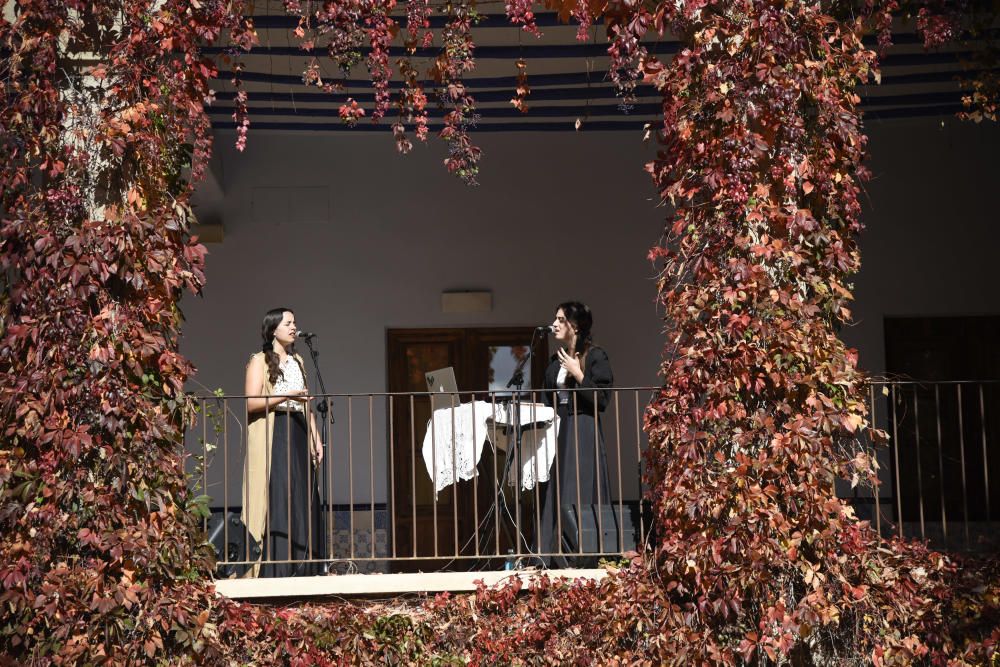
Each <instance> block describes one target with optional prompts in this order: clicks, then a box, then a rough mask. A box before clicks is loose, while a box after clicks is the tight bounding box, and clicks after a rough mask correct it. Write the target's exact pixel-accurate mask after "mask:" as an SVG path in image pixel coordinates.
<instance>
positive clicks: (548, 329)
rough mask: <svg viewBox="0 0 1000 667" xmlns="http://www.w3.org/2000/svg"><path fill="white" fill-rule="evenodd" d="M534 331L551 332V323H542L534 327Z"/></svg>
mask: <svg viewBox="0 0 1000 667" xmlns="http://www.w3.org/2000/svg"><path fill="white" fill-rule="evenodd" d="M535 331H544V332H546V333H552V325H551V324H543V325H542V326H540V327H535Z"/></svg>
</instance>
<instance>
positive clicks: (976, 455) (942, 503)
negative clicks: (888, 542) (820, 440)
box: [885, 316, 1000, 547]
mask: <svg viewBox="0 0 1000 667" xmlns="http://www.w3.org/2000/svg"><path fill="white" fill-rule="evenodd" d="M885 349H886V370H887V371H888V375H889V378H890V379H891V380H893V381H897V382H894V383H893V384H892V385H891V386H890V388H891V391H890V393H889V396H888V397H887V400H888V403H889V408H890V410H889V413H888V414H889V416H890V421H889V429H888V430H889V435H890V438H892V439H893V443H892V444H893V446H894V447H895V448H896V452H895V454H896V456H898V460H899V470H898V480H899V488H898V491H897V492H898V494H899V498H898V507H899V509H900V510H901V512H902V521H903V523H904V525H905V526H908V527H909V529H908V531H907V532H910V533H912V534H920V535H926V536H927V537H930V538H932V539H933V540H935V541H937V540H942V542H941V543H943V544H944V545H946V546H949V545H950V546H957V545H956V544H954V542H955V541H956V540H966V539H968V540H970V541H971V542H973V543H974V542H976V532H977V530H976V524H980V525H985V524H981V522H989V521H996V520H997V518H998V516H1000V492H998V488H997V483H998V482H1000V317H997V316H981V317H890V318H886V319H885ZM970 524H971V525H972V526H973V527H972V533H971V537H970V533H969V530H970V528H969V526H970ZM971 546H972V547H975V544H972V545H971Z"/></svg>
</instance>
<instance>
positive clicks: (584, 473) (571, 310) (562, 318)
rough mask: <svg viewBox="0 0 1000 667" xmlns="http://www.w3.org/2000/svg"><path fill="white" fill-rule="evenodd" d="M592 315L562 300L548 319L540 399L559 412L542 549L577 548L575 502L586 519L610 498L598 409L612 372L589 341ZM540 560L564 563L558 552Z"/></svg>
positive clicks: (603, 402) (544, 507)
mask: <svg viewBox="0 0 1000 667" xmlns="http://www.w3.org/2000/svg"><path fill="white" fill-rule="evenodd" d="M593 321H594V320H593V316H592V315H591V313H590V308H588V307H587V306H586V305H584V304H582V303H580V302H578V301H568V302H566V303H562V304H560V305H559V307H558V308H557V309H556V317H555V320H554V321H553V322H552V334H553V336H554V337H555V339H556V342H558V343H559V344H560V348H559V349H558V350H557V352H556V354H555V355H553V356H552V359H551V361H550V363H549V365H548V368H546V370H545V385H544V388H545V392H544V400H545V403H546V404H547V405H549V406H553V405H554V406H555V407H556V413H557V414H558V415H559V443H558V449H557V450H556V458H555V461H553V464H552V468H551V469H550V473H549V481H548V483H547V484H546V489H545V495H544V497H543V499H542V507H541V524H540V527H539V528H540V531H539V533H540V535H539V537H540V544H539V546H540V547H541V548H540V551H541V552H542V553H549V554H552V553H560V551H562V552H564V553H576V552H578V548H579V536H580V533H579V530H578V526H579V524H580V521H581V512H580V511H578V510H577V508H582V510H583V514H584V517H583V519H582V520H583V521H584V522H587V515H589V517H590V521H589V522H587V523H588V525H589V523H594V522H596V517H595V514H594V513H595V512H596V511H599V507H600V506H601V505H610V504H611V498H610V496H609V492H610V484H609V482H608V464H607V457H606V454H605V451H604V436H603V434H602V433H601V423H600V414H601V413H602V412H604V410H605V409H606V408H607V406H608V403H609V402H610V398H611V390H610V387H611V386H612V384H613V383H614V375H613V374H612V372H611V362H610V361H609V360H608V355H607V353H606V352H605V351H604V350H603V349H602V348H600V347H598V346H596V345H594V342H593V338H592V336H591V327H592V326H593ZM557 516H558V519H557ZM594 527H596V524H595V526H594ZM560 529H561V531H560ZM559 532H561V533H562V535H561V536H560V535H559V534H558V533H559ZM560 538H561V539H560ZM585 541H586V540H585ZM560 546H562V549H560ZM602 546H603V549H601V548H600V547H602ZM615 548H617V544H606V545H599V544H594V545H586V544H585V545H584V548H583V550H584V551H585V552H587V551H591V552H592V551H598V550H605V551H607V550H612V551H613V550H614V549H615ZM546 561H547V562H551V563H554V564H556V565H558V566H565V565H567V564H568V561H567V560H566V559H565V558H564V557H555V558H552V559H546Z"/></svg>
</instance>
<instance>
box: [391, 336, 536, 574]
mask: <svg viewBox="0 0 1000 667" xmlns="http://www.w3.org/2000/svg"><path fill="white" fill-rule="evenodd" d="M533 333H534V331H533V330H532V329H530V328H527V327H504V328H464V329H390V330H388V332H387V336H386V348H387V361H388V376H389V377H388V385H389V391H390V392H391V393H411V392H412V393H421V392H426V391H427V385H426V382H425V379H424V373H426V372H428V371H432V370H436V369H439V368H444V367H447V366H451V367H453V368H454V369H455V380H456V384H457V385H458V390H459V391H460V392H462V394H461V395H460V396H459V397H458V398H457V399H456V403H458V402H468V401H471V400H473V399H474V398H475V399H476V400H489V399H488V398H487V392H488V391H489V389H490V388H491V387H493V388H496V389H502V388H504V387H505V385H506V383H507V381H508V379H509V374H510V372H511V371H512V370H513V367H514V364H516V362H517V358H518V357H519V356H521V355H523V354H524V353H525V352H526V350H527V347H528V345H529V344H530V343H531V338H532V334H533ZM531 361H533V362H534V363H530V362H529V363H530V369H526V372H525V387H524V389H530V388H532V387H540V386H541V383H542V378H543V377H544V370H545V365H546V363H547V362H548V341H547V339H546V337H545V336H539V337H537V338H536V342H535V349H534V355H533V358H532V359H531ZM436 400H437V401H438V403H440V401H441V400H442V399H441V398H437V399H436ZM444 400H448V401H450V400H451V399H450V398H448V399H444ZM392 403H393V409H392V417H391V421H392V423H391V425H390V426H391V433H392V442H391V443H390V446H391V447H392V466H391V468H392V471H391V477H392V479H390V480H389V483H390V484H392V486H393V494H392V497H393V498H394V505H393V508H392V516H393V531H394V537H395V546H396V555H397V557H398V558H401V559H405V558H412V557H415V556H416V557H419V558H420V560H414V561H411V562H409V563H405V562H403V561H399V562H397V564H396V566H395V567H396V569H397V570H398V571H407V570H411V571H412V570H425V571H426V570H430V569H436V568H438V567H441V566H442V565H443V564H444V563H446V562H447V561H449V560H451V559H452V557H453V556H454V555H455V554H466V555H467V554H475V553H476V546H475V535H476V525H477V523H479V522H480V521H481V520H482V517H483V516H484V515H485V514H486V512H487V511H488V508H489V505H490V502H491V501H490V494H491V488H490V486H489V485H491V484H492V482H493V462H492V459H490V458H488V456H487V455H485V454H484V457H483V460H481V461H480V468H479V470H480V474H481V475H484V476H486V475H487V473H488V477H485V483H484V482H482V481H480V480H476V482H473V481H463V482H460V483H458V484H457V485H453V486H449V487H446V488H445V489H443V490H442V491H441V492H439V493H438V494H437V497H436V498H435V496H434V488H433V484H432V482H431V477H430V474H429V473H428V471H427V470H426V466H425V465H424V459H423V456H422V454H421V446H422V443H423V439H424V434H425V433H426V431H427V423H428V420H429V419H430V417H431V401H430V398H429V397H428V396H396V397H394V398H393V399H392ZM438 407H440V406H438ZM487 467H488V468H489V470H488V471H487V470H486V469H485V468H487ZM427 559H432V560H427ZM461 567H462V566H461V565H455V566H454V567H453V568H452V569H461Z"/></svg>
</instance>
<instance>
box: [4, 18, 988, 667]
mask: <svg viewBox="0 0 1000 667" xmlns="http://www.w3.org/2000/svg"><path fill="white" fill-rule="evenodd" d="M506 6H507V10H508V13H509V15H510V18H511V20H512V23H514V24H515V25H520V26H522V27H523V29H525V30H526V31H528V32H529V33H533V32H536V31H537V29H538V28H537V25H536V23H535V21H534V7H535V5H533V4H532V3H526V2H523V1H522V0H511V2H508V3H507V5H506ZM547 6H548V7H549V8H550V9H554V10H556V11H558V12H559V13H560V15H562V16H564V17H566V18H569V17H573V18H575V19H576V20H577V21H578V22H579V23H580V25H581V33H580V34H581V36H583V37H584V38H585V37H586V36H587V32H586V28H587V27H589V26H591V25H593V24H595V22H596V21H597V20H598V19H600V20H601V21H602V22H603V25H604V28H605V30H606V36H607V38H608V53H609V56H610V62H611V67H610V77H611V80H612V81H613V82H614V84H615V86H616V88H617V90H618V91H619V93H620V94H621V95H622V98H623V104H624V105H625V106H626V107H627V105H628V104H629V103H630V102H631V99H632V97H633V96H634V95H635V94H636V90H637V87H638V86H651V87H653V89H655V90H656V91H657V92H658V93H659V95H660V96H661V97H662V108H663V120H662V123H657V124H656V126H655V127H652V128H650V135H651V137H652V139H653V140H654V141H656V142H657V145H658V154H657V157H656V158H655V159H654V160H653V161H652V162H650V164H649V165H648V166H647V169H648V172H649V175H650V176H651V177H652V180H653V183H654V185H655V187H656V188H657V191H658V192H659V194H660V196H661V197H662V199H663V201H664V202H665V203H667V204H668V208H667V210H668V211H669V212H668V214H667V221H666V222H667V224H666V229H665V233H664V236H663V238H662V240H661V242H660V243H658V244H657V245H656V246H655V247H654V248H653V249H652V250H651V252H650V257H651V259H652V260H653V261H654V262H656V265H657V267H658V270H659V272H660V273H659V276H660V280H659V284H658V289H659V295H660V301H661V304H662V306H663V309H664V312H665V316H666V325H667V326H666V329H667V340H666V355H665V360H664V362H663V366H662V368H661V370H662V374H663V387H662V389H661V391H660V392H659V394H658V396H657V397H656V400H655V401H654V402H653V403H652V404H651V405H650V407H649V410H648V411H647V414H646V418H645V428H646V430H647V432H648V434H649V437H650V451H649V463H650V465H649V478H648V480H647V481H648V482H649V487H650V500H651V501H652V503H653V507H654V512H655V514H656V518H657V525H658V535H659V541H658V542H657V543H656V544H655V545H653V548H652V550H651V552H650V553H643V554H630V556H629V558H628V559H627V560H626V562H623V563H620V564H618V566H616V567H610V566H609V569H610V573H609V575H610V576H609V577H608V578H606V579H605V580H603V581H601V582H596V583H595V582H589V583H586V582H578V583H572V584H571V583H567V582H565V581H559V580H552V579H550V578H548V577H547V576H544V575H542V576H540V577H538V578H537V579H536V580H534V581H533V582H532V583H530V584H529V585H528V586H527V587H522V584H521V583H520V582H519V581H515V582H514V583H513V584H510V585H508V586H503V587H498V588H493V589H488V588H485V587H482V588H481V589H480V590H479V591H477V592H476V593H475V594H474V595H470V596H448V595H441V596H438V597H435V598H433V599H431V600H427V601H425V602H422V603H417V604H403V603H400V604H399V605H396V606H395V607H392V608H388V607H380V606H378V605H363V604H357V605H355V604H347V603H331V604H322V605H303V606H300V607H295V608H288V609H280V610H279V609H273V608H270V607H266V606H255V605H248V604H238V603H234V602H231V601H226V600H224V599H220V598H218V597H216V596H215V595H214V593H213V591H212V585H211V582H210V579H209V573H210V572H211V568H212V563H211V553H210V552H209V550H208V549H206V548H205V546H204V545H201V544H200V541H201V536H200V521H199V517H200V516H202V515H203V512H204V503H203V499H199V498H195V497H193V496H192V494H191V493H190V491H189V488H188V484H187V480H186V479H185V476H184V466H183V458H182V454H181V451H182V447H181V441H182V431H183V428H184V426H185V424H184V421H183V419H184V417H183V415H184V414H186V412H187V410H186V408H187V406H186V399H185V396H184V394H183V386H184V381H185V379H186V378H187V377H188V375H189V374H190V373H191V371H192V368H191V366H190V364H189V363H188V362H187V360H185V359H184V358H183V357H182V356H181V355H180V354H179V353H178V334H179V326H180V322H181V314H180V311H179V308H178V303H179V300H180V298H181V295H182V293H183V292H185V291H188V292H198V291H199V290H200V289H201V287H202V285H203V283H204V274H203V267H204V248H203V247H202V246H200V245H199V244H198V243H197V241H196V239H194V238H192V236H191V230H190V220H191V215H190V210H189V208H188V198H189V195H190V192H191V188H192V184H193V183H195V182H197V180H198V179H199V178H200V176H201V174H202V173H203V171H204V169H205V164H206V161H207V159H208V157H209V153H210V150H211V143H210V125H209V121H208V117H207V115H206V114H205V105H206V104H209V103H210V102H211V99H212V93H211V89H210V86H209V82H210V80H211V79H212V78H213V77H215V76H216V74H217V72H216V66H215V65H214V64H213V63H212V62H211V61H209V60H207V59H206V58H204V57H203V56H202V54H201V48H202V46H204V45H206V44H210V43H213V42H215V41H217V40H219V39H220V38H221V37H223V36H225V37H226V39H227V41H228V42H229V43H230V44H232V52H231V54H230V57H231V58H232V59H233V60H234V63H235V64H234V66H233V76H234V80H235V81H236V82H237V84H238V83H239V77H240V71H241V65H240V64H239V58H240V55H241V54H242V53H244V52H245V51H247V50H248V49H251V48H252V46H253V44H254V42H255V33H254V30H253V25H252V22H251V21H250V20H247V19H244V18H243V13H244V11H245V10H246V6H244V5H243V4H242V3H240V2H238V1H235V0H197V1H196V0H189V1H181V0H159V1H155V2H154V1H153V0H147V1H140V0H114V1H111V2H102V3H88V2H82V1H81V0H73V1H69V2H67V1H66V0H58V1H57V0H32V1H31V2H27V1H23V2H14V3H8V5H5V7H8V8H9V9H10V11H7V10H5V13H4V15H3V18H2V19H0V71H2V73H3V76H2V79H0V100H2V102H0V127H2V128H3V132H0V145H2V147H3V150H4V155H5V157H6V160H5V165H4V169H3V170H2V171H0V196H2V200H0V210H2V224H0V269H2V273H0V287H2V289H0V312H2V315H3V317H2V325H0V326H2V330H0V415H2V421H0V426H2V429H3V438H2V442H0V638H2V642H0V646H2V647H3V649H2V650H3V653H4V655H3V657H4V659H5V660H7V661H13V662H16V663H38V664H49V663H51V664H99V663H112V664H140V663H149V664H176V663H184V662H188V663H208V664H215V663H230V664H232V663H235V664H262V665H263V664H275V663H290V664H342V663H355V664H412V663H435V662H436V663H437V664H455V663H464V662H471V663H475V664H531V663H538V662H541V661H542V660H543V659H549V660H551V661H555V662H558V663H567V664H634V663H641V662H642V661H647V662H651V663H654V664H707V663H713V664H739V663H747V662H750V663H754V662H756V663H760V664H769V663H779V662H782V661H788V662H791V663H794V664H864V663H871V664H876V665H883V664H911V663H913V662H915V661H919V660H924V661H928V662H932V663H935V664H946V663H948V662H949V661H951V663H952V664H963V663H962V661H966V662H967V663H970V664H985V663H988V662H989V661H990V660H992V661H996V660H997V653H996V651H997V642H998V640H1000V632H998V630H997V628H998V626H1000V590H998V586H1000V584H998V581H1000V577H998V575H997V571H996V565H995V564H993V565H989V566H984V567H983V568H982V569H980V570H974V569H973V568H972V566H971V564H961V563H958V562H956V561H955V560H954V559H952V558H949V557H945V556H943V555H940V554H935V553H932V552H929V551H928V550H927V549H926V548H925V547H923V546H921V545H917V544H912V543H907V542H901V541H896V540H892V541H886V540H883V539H882V538H881V537H880V536H879V535H877V534H876V533H875V532H874V531H873V530H872V528H871V527H870V526H868V525H867V524H866V523H865V522H861V521H858V520H857V518H856V517H855V516H854V515H853V513H852V511H851V509H850V507H849V506H848V505H847V504H845V503H844V502H843V501H841V500H839V499H838V498H837V497H836V494H835V492H834V487H833V483H832V480H833V479H834V478H845V479H848V480H851V481H852V483H856V484H863V483H874V479H875V475H874V472H875V471H874V464H873V461H872V459H871V458H870V453H869V451H868V450H867V449H866V447H864V446H862V441H863V439H874V440H879V439H881V438H883V437H884V436H883V435H882V434H879V433H877V432H875V431H873V430H872V429H871V426H870V425H869V424H868V422H867V415H866V414H865V407H864V400H863V394H862V390H863V385H864V378H863V377H862V376H861V374H860V373H859V372H858V370H857V359H856V357H855V355H854V353H853V352H852V351H850V350H848V349H846V348H845V347H844V346H843V344H842V343H841V342H840V341H839V339H838V338H837V336H836V330H837V328H838V327H839V326H841V325H842V324H843V323H845V322H847V321H849V318H850V300H851V294H850V279H851V275H852V274H853V273H855V272H856V271H857V269H858V267H859V262H860V258H859V254H858V249H857V237H858V234H859V233H860V232H861V221H860V219H859V213H860V206H859V202H858V195H859V192H860V187H861V183H862V182H863V181H864V179H865V178H866V177H867V172H866V170H865V167H864V163H863V161H864V158H865V153H866V138H865V135H864V132H863V127H862V124H861V114H860V111H859V109H858V104H859V99H858V95H857V87H858V86H859V85H861V84H863V83H866V82H869V81H871V80H873V79H877V72H878V53H876V52H875V51H873V50H872V49H870V48H869V47H867V46H866V45H865V43H864V42H863V41H862V38H863V37H864V36H865V35H866V34H867V33H869V32H870V31H872V30H874V31H876V32H877V33H878V36H879V39H878V42H879V44H880V45H881V46H882V47H883V48H884V47H886V46H887V45H888V43H889V38H890V34H889V32H888V27H889V25H890V20H891V18H892V16H893V15H895V14H899V13H904V12H911V13H912V14H913V15H914V16H915V17H917V18H918V20H919V29H920V30H921V31H922V34H923V35H924V37H925V40H926V41H927V43H928V45H929V46H934V45H937V44H942V43H946V42H948V41H950V40H953V39H960V38H961V35H962V34H963V31H964V30H966V27H967V26H966V25H965V24H964V23H963V20H962V17H963V16H964V14H962V11H963V10H964V9H965V8H964V6H963V5H961V4H955V3H943V2H925V3H905V4H904V3H897V2H895V1H893V0H886V1H884V2H877V1H876V0H866V1H863V2H837V1H834V0H830V1H827V2H808V3H807V2H798V1H795V2H791V1H789V2H784V1H780V0H728V1H722V0H683V1H679V2H673V1H670V2H662V3H659V4H656V3H641V2H633V1H631V0H614V1H613V2H608V3H606V4H597V3H594V2H589V1H587V2H584V1H583V0H571V1H567V2H566V3H560V2H555V1H553V2H549V3H548V4H547ZM285 7H286V9H287V11H288V12H289V13H291V14H293V15H295V16H298V17H299V21H298V25H297V28H296V29H295V34H296V36H297V37H298V38H299V39H300V40H302V46H303V48H304V49H305V50H306V51H307V52H311V51H313V50H319V49H325V51H326V56H324V57H330V58H332V59H333V60H334V62H335V63H336V64H337V66H338V68H339V70H340V71H341V72H343V73H345V74H346V73H347V72H349V71H350V70H351V68H352V67H354V66H355V65H358V64H360V63H362V62H364V63H365V65H366V67H367V69H368V71H369V74H370V77H371V80H372V86H373V89H374V90H375V100H376V103H375V107H374V109H373V111H372V113H371V114H370V118H371V119H372V120H375V121H378V120H379V119H381V118H383V117H384V116H385V115H386V114H387V113H388V112H389V111H390V109H391V108H392V107H393V103H392V94H391V87H390V85H389V84H390V76H391V67H392V63H391V61H390V58H389V47H390V44H391V43H392V41H393V40H394V39H396V36H397V34H402V35H403V37H402V38H403V40H404V45H405V46H406V48H407V52H408V54H409V56H412V55H413V54H415V53H417V49H418V48H427V47H430V46H431V44H432V42H433V34H432V33H431V32H429V25H430V24H429V17H430V16H431V13H432V11H441V12H442V13H443V15H444V16H445V17H446V25H445V28H444V30H443V32H442V44H441V50H440V52H439V54H438V55H437V57H436V58H435V59H434V64H433V66H432V69H431V72H430V78H431V79H432V80H433V81H434V84H435V86H434V87H435V91H434V95H435V96H436V99H437V102H438V103H439V104H440V105H441V106H442V107H444V109H445V110H446V115H445V124H444V128H443V130H442V131H441V133H440V134H441V136H442V138H444V139H445V140H446V141H447V143H448V146H449V154H448V157H447V158H446V160H445V165H446V167H447V168H448V169H449V170H450V171H452V172H454V173H456V174H457V175H458V176H460V177H461V178H462V179H464V180H465V181H466V182H470V183H473V182H475V179H476V177H477V174H478V169H479V166H478V165H479V157H480V151H479V149H478V148H477V147H476V146H475V145H474V144H473V143H472V140H471V134H472V132H473V131H474V126H475V123H476V118H477V117H476V106H475V100H474V99H473V96H472V95H471V93H470V92H469V91H468V89H467V88H466V87H465V85H464V83H463V76H464V75H465V74H466V73H467V72H469V71H471V70H472V69H473V68H474V66H475V61H474V43H473V39H472V28H473V27H474V26H475V24H476V22H477V21H478V20H479V14H478V12H477V9H476V6H475V3H474V2H472V1H471V0H449V2H446V3H445V4H444V5H443V6H442V7H432V6H431V5H430V4H429V3H427V2H424V1H423V0H417V1H414V2H409V3H407V6H406V20H407V25H406V30H405V31H399V30H398V27H397V26H396V23H395V21H396V19H395V18H393V16H394V14H393V11H394V7H395V5H394V2H393V0H340V1H331V2H324V3H302V2H297V1H295V0H286V2H285ZM921 10H923V11H921ZM651 31H652V32H655V33H664V32H665V31H669V32H670V33H671V34H672V35H673V36H674V37H675V38H676V39H678V40H679V42H680V48H679V50H678V53H677V54H676V56H674V57H673V58H672V59H671V60H670V61H668V62H663V61H660V60H658V59H656V58H654V57H652V56H651V55H650V54H649V53H647V51H646V50H645V49H644V47H643V38H644V37H646V36H647V34H648V33H650V32H651ZM364 48H368V49H369V50H368V55H367V57H365V56H363V51H362V49H364ZM409 56H408V57H404V58H401V59H399V60H398V61H397V62H396V63H395V65H396V68H397V70H398V72H399V74H400V76H401V77H402V79H403V82H404V85H403V87H402V89H401V91H400V93H399V97H398V98H397V101H396V105H395V106H396V108H397V109H398V118H397V119H396V121H395V122H394V125H393V134H394V136H395V139H396V142H397V145H398V147H399V149H400V150H401V151H402V152H406V151H408V150H409V149H410V148H411V147H412V143H411V140H410V139H409V138H408V136H407V129H406V125H410V126H411V127H412V131H413V135H414V136H416V137H417V139H418V140H424V138H425V137H426V135H427V134H428V128H427V112H426V107H427V103H428V95H427V93H425V91H424V86H423V83H422V78H423V74H422V73H421V72H419V71H418V70H417V69H416V67H415V66H414V65H413V62H412V61H411V59H410V57H409ZM319 57H320V56H318V55H317V56H315V58H314V59H312V60H311V61H310V62H309V64H308V65H307V68H306V70H305V72H304V73H303V78H304V81H305V83H307V84H309V85H314V86H317V87H319V88H321V89H322V90H325V91H327V92H329V93H331V94H335V93H337V92H338V84H337V82H335V81H323V80H322V78H321V76H320V71H321V69H320V67H319V64H318V58H319ZM976 81H977V83H975V84H974V86H973V88H972V92H971V93H970V98H969V104H970V108H969V111H968V113H969V114H979V115H978V116H975V117H976V118H992V117H995V101H996V96H995V90H996V87H995V82H993V80H992V79H991V78H990V77H989V75H988V74H987V75H983V76H982V77H980V78H979V79H977V80H976ZM517 86H518V89H517V90H516V91H515V93H514V95H515V96H514V103H515V106H517V107H518V108H524V107H525V99H526V97H527V95H528V93H529V91H530V88H529V85H528V78H527V73H526V70H525V68H524V67H520V68H519V76H518V84H517ZM251 98H252V95H248V94H247V93H246V91H245V90H242V89H241V90H240V92H239V94H238V98H237V101H238V104H237V106H236V111H235V119H236V121H237V123H238V125H239V128H240V130H239V132H238V134H237V143H238V145H240V146H242V145H243V144H244V143H245V142H246V141H247V131H248V130H249V129H250V128H252V125H251V124H250V123H251V121H252V108H249V107H248V102H249V101H251ZM529 113H530V110H529ZM340 115H341V117H342V118H343V119H344V120H345V122H348V123H357V122H360V121H361V119H362V118H364V117H365V111H364V109H363V108H362V107H361V106H360V105H358V104H357V102H356V101H355V100H352V99H350V98H347V99H345V100H344V101H343V105H342V106H341V108H340ZM250 140H252V136H251V137H250ZM862 436H864V438H863V437H862Z"/></svg>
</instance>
